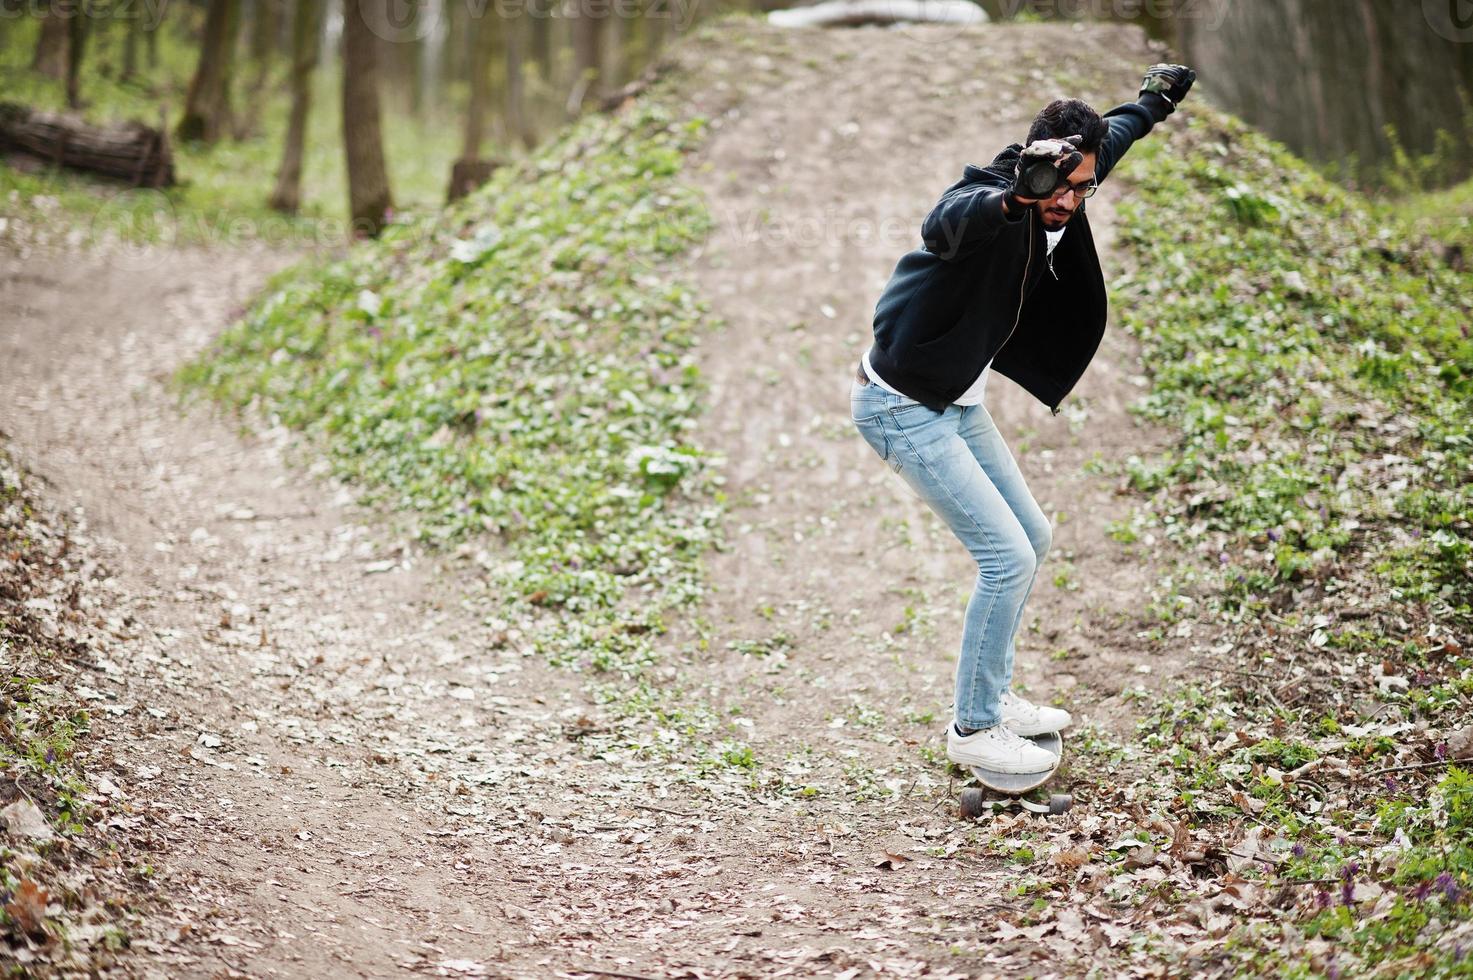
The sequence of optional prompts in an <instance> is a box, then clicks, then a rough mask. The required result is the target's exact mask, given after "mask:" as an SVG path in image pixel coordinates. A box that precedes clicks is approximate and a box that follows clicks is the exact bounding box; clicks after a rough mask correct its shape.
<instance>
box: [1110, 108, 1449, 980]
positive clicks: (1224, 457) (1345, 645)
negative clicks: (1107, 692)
mask: <svg viewBox="0 0 1473 980" xmlns="http://www.w3.org/2000/svg"><path fill="white" fill-rule="evenodd" d="M1164 130H1166V127H1163V131H1162V132H1160V133H1158V134H1156V135H1153V137H1152V139H1151V140H1148V141H1146V142H1144V143H1142V144H1141V145H1140V146H1138V147H1137V148H1136V149H1134V150H1133V151H1132V154H1131V157H1130V158H1129V159H1128V161H1127V165H1126V167H1125V168H1124V169H1123V170H1122V174H1123V175H1127V176H1134V177H1135V178H1136V180H1137V186H1136V187H1135V188H1134V189H1133V191H1132V194H1131V203H1129V204H1127V205H1125V206H1124V207H1123V208H1122V212H1121V215H1122V221H1121V242H1122V244H1123V245H1124V246H1125V247H1126V248H1127V249H1128V250H1129V251H1130V252H1132V253H1133V256H1134V263H1135V270H1136V271H1135V272H1134V274H1133V275H1132V276H1131V277H1130V278H1129V279H1127V280H1126V281H1124V282H1122V283H1118V284H1117V288H1116V291H1115V309H1116V311H1117V312H1116V315H1117V317H1118V318H1119V319H1120V320H1121V321H1122V322H1123V324H1124V326H1125V327H1126V328H1127V329H1129V330H1130V331H1131V332H1132V333H1133V334H1135V335H1136V336H1137V337H1138V338H1140V340H1141V341H1142V344H1143V358H1144V368H1145V370H1146V371H1147V372H1148V373H1149V375H1150V377H1151V388H1150V393H1149V394H1148V395H1147V396H1146V397H1145V398H1144V399H1143V400H1142V401H1141V402H1140V404H1139V405H1138V407H1137V410H1138V411H1139V412H1140V413H1141V414H1142V415H1143V416H1145V417H1147V418H1149V419H1152V420H1154V421H1156V422H1158V423H1160V424H1163V425H1166V426H1168V427H1170V428H1172V429H1176V430H1178V431H1179V433H1180V441H1179V442H1178V444H1177V445H1176V446H1175V447H1174V448H1173V449H1172V450H1171V451H1170V452H1168V453H1166V454H1164V455H1163V456H1161V457H1160V458H1153V459H1137V458H1132V459H1131V460H1129V461H1128V463H1126V464H1125V465H1123V466H1120V467H1119V468H1118V470H1119V472H1120V473H1121V474H1122V475H1123V476H1125V477H1126V478H1127V479H1128V481H1129V483H1130V486H1131V487H1132V488H1133V490H1134V492H1135V493H1136V494H1137V495H1138V496H1139V498H1140V503H1139V505H1138V507H1137V508H1136V511H1135V514H1134V517H1133V519H1132V520H1131V521H1130V522H1129V523H1128V524H1122V525H1121V526H1118V527H1115V528H1113V529H1112V531H1113V533H1114V534H1115V536H1116V537H1117V538H1119V539H1120V540H1123V541H1126V542H1133V541H1137V540H1143V539H1145V538H1146V536H1147V535H1155V536H1157V537H1165V538H1168V539H1170V540H1172V541H1174V542H1175V543H1176V544H1178V545H1180V546H1181V548H1182V549H1183V550H1182V554H1183V555H1184V556H1185V557H1184V558H1183V560H1182V563H1181V565H1180V567H1179V568H1178V569H1177V570H1176V572H1175V573H1173V574H1172V575H1169V576H1167V577H1166V578H1165V579H1163V581H1162V582H1161V583H1160V586H1161V587H1160V589H1159V591H1158V592H1157V594H1156V595H1155V596H1154V597H1153V605H1152V608H1153V610H1154V614H1155V616H1156V617H1157V619H1158V622H1157V623H1156V626H1155V628H1154V631H1153V633H1152V635H1153V636H1154V638H1155V640H1156V642H1157V644H1158V646H1159V647H1160V648H1161V649H1162V650H1163V651H1169V650H1172V649H1176V650H1181V649H1182V648H1184V647H1185V646H1186V645H1188V644H1190V643H1192V642H1200V641H1201V640H1202V639H1203V637H1204V635H1205V636H1207V637H1211V638H1214V639H1216V640H1219V641H1224V642H1221V643H1220V645H1219V647H1218V648H1217V649H1215V650H1214V651H1213V653H1214V654H1216V655H1217V657H1216V659H1217V662H1218V663H1219V665H1220V667H1221V669H1219V670H1215V671H1213V672H1212V676H1211V678H1209V679H1205V680H1203V682H1202V683H1200V684H1197V685H1194V686H1191V687H1190V688H1188V689H1185V690H1180V691H1176V692H1172V693H1171V694H1169V695H1168V696H1166V697H1164V698H1162V699H1160V700H1159V701H1158V702H1156V703H1154V704H1151V705H1149V711H1148V713H1149V715H1150V717H1149V719H1148V721H1147V722H1146V723H1145V724H1143V725H1142V726H1141V729H1140V732H1139V739H1138V743H1139V744H1138V745H1137V746H1136V750H1137V752H1138V753H1139V758H1138V760H1137V761H1138V762H1144V763H1145V764H1149V765H1152V766H1154V767H1156V771H1155V772H1154V773H1153V775H1152V777H1151V778H1150V779H1147V780H1145V781H1143V782H1142V783H1141V784H1140V785H1141V786H1143V787H1153V790H1152V793H1153V796H1152V804H1153V805H1154V807H1155V808H1156V812H1158V813H1161V814H1164V815H1167V816H1169V817H1170V819H1171V820H1173V821H1181V822H1182V823H1184V824H1185V826H1186V827H1188V828H1194V829H1201V828H1206V829H1209V830H1213V831H1217V832H1220V833H1222V834H1223V841H1224V847H1227V846H1228V844H1229V842H1230V841H1231V838H1232V835H1233V834H1234V833H1236V834H1237V836H1239V837H1241V829H1240V828H1242V827H1251V826H1253V825H1258V833H1259V835H1260V837H1261V844H1254V845H1251V846H1250V847H1249V851H1250V853H1256V854H1258V855H1259V856H1258V858H1257V859H1256V860H1254V861H1253V862H1251V864H1250V865H1249V867H1248V868H1247V869H1246V870H1244V871H1243V873H1244V874H1245V875H1247V876H1248V877H1250V878H1253V879H1261V880H1262V881H1263V882H1265V883H1268V884H1272V885H1286V884H1287V885H1289V887H1288V888H1287V889H1285V890H1282V891H1280V892H1279V893H1278V894H1279V895H1280V896H1281V898H1282V899H1283V901H1284V908H1285V911H1284V912H1281V913H1277V914H1275V915H1270V916H1266V917H1264V918H1261V919H1257V920H1255V921H1250V922H1247V923H1244V924H1242V925H1239V926H1237V927H1235V928H1234V929H1233V931H1232V932H1231V933H1230V934H1229V935H1228V936H1227V937H1226V939H1225V949H1226V950H1228V955H1230V956H1231V957H1233V958H1235V959H1237V960H1238V961H1239V963H1240V965H1241V966H1242V967H1243V968H1244V969H1252V970H1255V971H1258V972H1261V973H1262V972H1275V973H1280V974H1281V975H1296V976H1297V975H1308V974H1314V973H1319V972H1322V971H1338V973H1339V975H1345V976H1348V975H1368V973H1369V972H1370V971H1371V969H1372V968H1373V967H1375V968H1377V969H1382V970H1385V971H1387V975H1390V974H1391V973H1396V972H1397V971H1412V972H1416V973H1417V974H1418V975H1427V976H1430V975H1450V974H1453V973H1458V972H1459V971H1466V970H1467V969H1468V961H1467V959H1465V958H1464V952H1465V950H1466V949H1467V948H1469V947H1473V939H1470V934H1469V932H1468V926H1469V922H1468V920H1469V908H1470V906H1469V901H1470V898H1473V776H1470V771H1473V763H1470V764H1468V765H1455V764H1452V763H1453V762H1454V761H1455V759H1459V758H1473V743H1470V741H1469V740H1468V738H1467V736H1468V735H1469V734H1470V731H1473V730H1470V728H1469V726H1470V724H1473V652H1470V650H1469V649H1468V645H1469V639H1470V633H1473V558H1470V556H1473V526H1470V515H1473V340H1470V337H1469V329H1470V328H1469V323H1470V315H1473V276H1469V275H1468V274H1466V273H1461V272H1458V271H1455V270H1454V269H1451V268H1449V267H1448V266H1447V265H1446V264H1445V263H1444V262H1443V261H1442V259H1441V257H1440V256H1439V254H1438V253H1437V251H1436V250H1435V249H1432V248H1429V247H1427V245H1428V243H1427V242H1426V241H1425V240H1424V239H1421V238H1419V236H1418V235H1417V234H1415V233H1414V232H1413V231H1412V230H1411V229H1410V228H1409V227H1408V226H1406V225H1400V224H1392V223H1388V222H1385V221H1383V220H1382V218H1381V217H1380V216H1378V212H1377V209H1376V207H1375V206H1374V205H1373V204H1372V203H1371V202H1368V201H1367V200H1366V199H1365V198H1362V197H1360V196H1358V195H1355V194H1352V193H1348V192H1346V191H1344V190H1342V189H1341V188H1339V187H1338V186H1336V185H1334V184H1332V183H1330V182H1329V181H1327V180H1325V179H1324V178H1322V177H1321V176H1320V175H1319V174H1318V173H1316V172H1315V171H1314V170H1313V169H1311V168H1310V167H1309V166H1307V165H1305V164H1304V163H1303V162H1301V161H1300V160H1298V159H1296V158H1294V157H1293V156H1292V155H1291V154H1289V153H1288V152H1287V151H1286V150H1285V149H1283V148H1282V147H1281V146H1279V145H1278V144H1275V143H1273V142H1271V141H1269V140H1267V139H1265V138H1263V137H1261V136H1260V135H1259V134H1257V133H1255V132H1253V131H1251V130H1249V129H1247V128H1246V127H1245V126H1243V125H1242V124H1240V123H1238V122H1237V121H1236V120H1233V119H1231V118H1229V117H1226V116H1224V115H1222V114H1219V113H1216V112H1213V111H1211V110H1210V109H1208V108H1205V107H1195V108H1194V111H1193V115H1192V118H1191V120H1190V125H1188V126H1187V127H1186V128H1185V129H1180V128H1179V129H1178V130H1176V131H1173V132H1165V131H1164ZM1158 136H1159V138H1158ZM1101 468H1102V469H1104V470H1109V469H1110V465H1109V464H1102V465H1101ZM1393 767H1394V768H1393ZM1296 770H1298V771H1297V772H1296ZM1161 843H1162V846H1163V848H1165V847H1167V846H1170V845H1171V840H1170V838H1169V837H1164V838H1163V839H1162V841H1161ZM1241 846H1242V845H1240V848H1241ZM1255 869H1256V870H1255ZM1166 898H1167V901H1168V903H1169V902H1170V901H1171V897H1170V896H1166ZM1262 911H1263V912H1271V911H1272V910H1268V909H1264V910H1262ZM1284 914H1287V915H1289V917H1290V918H1291V919H1292V921H1293V922H1294V923H1295V927H1296V928H1297V929H1298V930H1300V931H1301V934H1302V936H1303V937H1309V938H1321V939H1328V940H1332V941H1333V950H1332V951H1331V952H1329V953H1328V956H1327V955H1326V953H1325V950H1324V948H1322V947H1305V946H1303V945H1298V946H1296V945H1295V944H1293V943H1290V942H1288V941H1287V939H1286V934H1284V933H1283V932H1282V931H1281V928H1280V925H1279V919H1280V918H1281V917H1282V916H1283V915H1284ZM1459 924H1460V925H1459ZM1455 925H1456V926H1459V933H1458V935H1459V936H1460V937H1461V939H1460V940H1459V942H1452V941H1447V932H1446V931H1447V930H1450V929H1452V927H1453V926H1455ZM1265 957H1266V958H1265Z"/></svg>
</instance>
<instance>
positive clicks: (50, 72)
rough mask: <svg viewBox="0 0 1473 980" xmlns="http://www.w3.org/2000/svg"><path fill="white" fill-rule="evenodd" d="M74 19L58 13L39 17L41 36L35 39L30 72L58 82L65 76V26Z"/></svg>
mask: <svg viewBox="0 0 1473 980" xmlns="http://www.w3.org/2000/svg"><path fill="white" fill-rule="evenodd" d="M74 19H75V15H74V16H72V17H63V16H62V15H61V14H59V13H46V14H42V15H41V36H40V37H39V38H37V39H36V53H35V55H34V56H33V57H32V58H31V70H32V71H35V72H40V73H41V74H42V75H45V76H46V77H47V78H55V79H56V80H58V81H60V80H61V79H62V78H64V77H65V76H66V48H67V25H68V23H69V22H70V21H72V20H74Z"/></svg>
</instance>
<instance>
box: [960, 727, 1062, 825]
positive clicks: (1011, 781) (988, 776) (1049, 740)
mask: <svg viewBox="0 0 1473 980" xmlns="http://www.w3.org/2000/svg"><path fill="white" fill-rule="evenodd" d="M1032 740H1033V741H1034V742H1035V743H1037V745H1038V747H1039V748H1041V749H1046V750H1048V751H1049V752H1052V753H1053V755H1054V767H1053V768H1052V769H1049V770H1047V771H1046V772H998V771H997V770H996V769H985V768H983V767H982V766H968V767H967V768H968V769H970V770H971V773H972V775H973V776H975V777H976V779H977V782H979V783H981V784H982V785H983V787H985V788H984V789H964V790H962V800H961V802H962V816H964V817H980V816H982V815H984V814H987V813H991V812H995V811H997V810H1005V809H1008V808H1010V807H1014V806H1019V807H1022V808H1023V809H1025V810H1030V811H1032V812H1033V813H1045V814H1053V813H1063V812H1064V811H1065V810H1068V809H1069V808H1070V807H1071V806H1073V805H1074V797H1073V796H1072V795H1071V794H1069V793H1054V794H1052V795H1051V796H1050V797H1049V801H1048V802H1047V803H1035V802H1033V801H1032V800H1028V799H1024V797H1023V794H1024V793H1027V792H1030V791H1031V790H1035V789H1037V788H1038V787H1040V786H1042V785H1043V784H1044V783H1046V782H1048V781H1049V780H1050V779H1052V778H1053V777H1054V774H1055V773H1056V772H1058V771H1059V765H1060V764H1061V763H1062V762H1063V760H1064V737H1063V736H1062V735H1060V734H1059V733H1058V732H1045V733H1044V734H1042V735H1035V736H1033V739H1032Z"/></svg>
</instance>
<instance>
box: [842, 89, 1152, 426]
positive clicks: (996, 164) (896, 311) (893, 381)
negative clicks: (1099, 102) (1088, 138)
mask: <svg viewBox="0 0 1473 980" xmlns="http://www.w3.org/2000/svg"><path fill="white" fill-rule="evenodd" d="M1162 101H1164V100H1162ZM1153 108H1154V107H1153ZM1153 108H1147V107H1146V106H1144V105H1141V104H1139V103H1136V102H1127V103H1126V104H1124V105H1121V106H1117V107H1115V108H1114V109H1111V110H1110V111H1109V112H1107V113H1105V122H1106V123H1107V124H1108V126H1109V134H1108V135H1107V136H1106V137H1105V139H1104V142H1103V144H1102V145H1101V146H1100V149H1099V151H1098V152H1097V153H1096V156H1095V161H1096V162H1095V180H1097V181H1103V180H1104V179H1105V177H1106V175H1107V174H1109V173H1110V170H1111V169H1112V168H1113V167H1114V166H1115V164H1116V163H1118V162H1119V160H1120V158H1121V157H1122V156H1124V155H1125V151H1126V150H1128V149H1129V148H1130V145H1131V144H1132V143H1134V142H1135V141H1136V140H1138V139H1140V138H1141V137H1142V136H1145V135H1146V134H1147V133H1149V132H1150V131H1151V127H1152V126H1153V125H1155V123H1157V122H1160V121H1161V119H1162V118H1165V115H1168V114H1169V113H1170V108H1169V107H1167V108H1166V109H1165V111H1164V112H1163V111H1162V110H1161V109H1160V108H1155V109H1154V111H1153ZM1022 149H1023V147H1022V146H1021V145H1020V144H1018V143H1014V144H1012V145H1011V146H1009V147H1008V148H1007V149H1005V150H1003V151H1002V152H1001V153H999V154H998V155H997V157H996V158H994V159H993V161H992V163H991V164H989V165H988V166H986V167H977V166H974V165H972V164H967V165H966V167H965V168H964V170H963V171H962V179H961V180H959V181H957V182H956V183H955V184H953V185H952V186H951V187H949V188H947V190H946V192H945V193H944V194H942V195H941V200H940V201H939V202H937V204H936V206H935V207H934V208H933V209H932V210H931V213H930V214H929V215H927V216H926V220H925V221H924V222H923V223H922V224H921V241H922V242H923V243H924V244H923V247H921V248H918V249H916V250H914V251H912V252H908V253H907V254H906V255H904V256H902V257H901V259H900V262H899V263H898V264H897V265H896V266H895V272H894V273H893V274H892V275H891V277H890V282H889V284H888V285H887V286H886V287H885V291H884V293H882V294H881V295H880V299H879V302H877V303H876V304H875V321H874V331H875V342H874V346H873V347H871V348H870V364H871V366H872V367H873V368H874V369H875V372H876V373H878V374H879V376H880V377H881V378H883V379H884V380H885V383H886V384H888V385H890V386H891V387H892V388H895V389H896V390H897V391H902V392H904V393H905V394H907V395H909V396H910V397H911V398H914V399H915V400H916V401H918V402H921V403H922V404H924V405H926V406H927V407H929V408H931V409H932V410H933V411H936V412H942V411H945V410H946V406H948V405H950V404H951V403H952V402H953V401H955V400H956V398H957V397H959V396H960V395H961V394H962V393H963V392H964V391H966V390H967V389H968V388H969V387H971V384H972V382H973V381H975V380H977V376H978V375H979V374H981V373H982V369H983V368H984V367H986V366H987V363H988V361H991V362H992V369H993V370H994V371H997V372H998V373H999V374H1003V375H1006V376H1007V377H1009V378H1012V379H1013V380H1014V381H1016V382H1017V383H1018V384H1020V385H1022V386H1023V387H1024V388H1025V389H1027V390H1028V391H1029V392H1030V393H1032V394H1033V395H1034V397H1036V398H1038V399H1039V400H1040V401H1042V402H1043V403H1044V404H1045V405H1047V406H1048V407H1049V409H1050V410H1051V411H1053V412H1054V414H1058V411H1059V403H1060V402H1062V401H1063V400H1064V396H1065V395H1067V394H1068V393H1069V392H1070V391H1071V390H1072V389H1073V388H1074V385H1075V384H1076V383H1077V382H1078V381H1079V378H1080V377H1081V376H1082V375H1083V374H1084V369H1085V368H1086V367H1088V366H1089V362H1090V361H1091V360H1092V359H1093V358H1094V354H1095V351H1096V350H1097V349H1098V348H1099V345H1100V339H1101V338H1102V337H1103V336H1104V335H1105V314H1106V309H1107V300H1106V298H1105V282H1104V277H1103V276H1102V275H1101V274H1100V262H1099V257H1098V256H1097V255H1096V254H1095V246H1094V238H1093V237H1092V236H1091V235H1090V231H1089V218H1088V216H1087V215H1086V214H1085V208H1084V203H1085V202H1080V205H1079V207H1078V208H1077V209H1076V210H1075V212H1074V216H1073V217H1071V218H1070V219H1069V223H1068V226H1067V227H1068V228H1069V234H1067V235H1065V236H1064V237H1063V238H1062V239H1060V240H1059V243H1058V245H1056V246H1055V247H1054V254H1053V265H1052V274H1050V272H1049V267H1048V263H1047V262H1046V261H1045V255H1046V253H1047V247H1046V244H1045V240H1044V234H1043V232H1044V228H1043V222H1042V220H1040V218H1039V216H1038V209H1037V208H1034V207H1029V208H1026V209H1024V210H1023V211H1022V213H1017V214H1004V213H1003V209H1002V199H1003V195H1004V193H1005V192H1006V191H1007V189H1008V187H1010V186H1011V185H1012V182H1013V170H1014V167H1015V165H1016V163H1017V160H1018V154H1019V153H1020V152H1021V151H1022ZM1055 277H1057V278H1055Z"/></svg>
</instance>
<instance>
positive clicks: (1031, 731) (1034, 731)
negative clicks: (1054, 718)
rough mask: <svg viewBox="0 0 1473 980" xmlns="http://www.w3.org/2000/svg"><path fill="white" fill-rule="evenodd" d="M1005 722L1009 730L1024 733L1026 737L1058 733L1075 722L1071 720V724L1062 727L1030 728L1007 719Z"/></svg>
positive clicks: (1018, 733)
mask: <svg viewBox="0 0 1473 980" xmlns="http://www.w3.org/2000/svg"><path fill="white" fill-rule="evenodd" d="M1003 724H1004V725H1007V726H1008V731H1010V732H1012V733H1013V734H1014V735H1022V736H1023V737H1024V738H1037V737H1038V736H1040V735H1057V734H1058V733H1059V732H1062V731H1063V730H1064V729H1065V728H1068V727H1069V725H1072V724H1074V722H1073V721H1070V722H1069V725H1064V726H1063V727H1062V728H1030V727H1023V726H1021V725H1014V724H1012V723H1011V722H1006V721H1005V722H1003Z"/></svg>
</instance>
